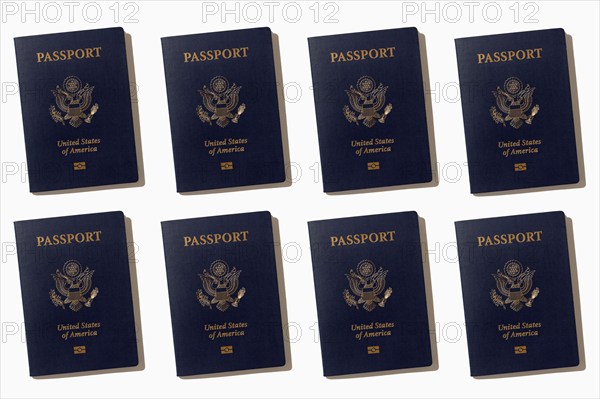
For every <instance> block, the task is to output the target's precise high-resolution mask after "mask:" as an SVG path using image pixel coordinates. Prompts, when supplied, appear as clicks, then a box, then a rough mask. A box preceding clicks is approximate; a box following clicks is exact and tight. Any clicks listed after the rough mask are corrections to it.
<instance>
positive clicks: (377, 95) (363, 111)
mask: <svg viewBox="0 0 600 399" xmlns="http://www.w3.org/2000/svg"><path fill="white" fill-rule="evenodd" d="M387 89H388V86H384V85H383V84H381V83H379V85H376V83H375V79H373V78H372V77H370V76H362V77H361V78H360V79H358V81H357V82H356V87H354V86H352V85H350V89H348V90H346V94H347V95H348V100H349V102H350V106H351V107H352V109H353V110H354V111H355V112H357V113H358V116H357V115H356V113H355V112H353V111H351V110H350V107H349V106H348V105H344V107H343V108H342V111H343V113H344V116H345V117H346V120H348V122H350V123H355V124H357V125H358V121H361V120H362V123H363V125H365V126H366V127H373V126H374V125H375V124H376V123H377V122H379V123H385V119H386V118H387V116H388V115H389V113H390V112H392V104H388V105H386V106H385V109H384V110H383V114H380V113H379V111H380V110H381V108H383V106H384V104H385V93H386V92H387Z"/></svg>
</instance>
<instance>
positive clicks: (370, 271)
mask: <svg viewBox="0 0 600 399" xmlns="http://www.w3.org/2000/svg"><path fill="white" fill-rule="evenodd" d="M356 271H357V272H358V273H356V272H354V270H352V269H350V272H349V273H348V274H346V278H347V279H348V283H349V285H350V290H352V293H353V294H354V295H356V297H358V299H357V298H356V297H355V296H354V295H352V294H350V291H349V290H348V289H345V290H344V291H343V293H342V295H343V297H344V300H345V301H346V303H347V304H348V306H354V307H355V308H356V309H358V305H361V304H362V305H363V306H362V307H363V309H365V310H366V311H368V312H371V311H372V310H373V309H375V307H376V306H377V305H379V306H380V307H382V308H383V307H384V306H385V303H386V302H387V300H388V298H389V297H390V296H391V295H392V287H388V289H387V290H385V293H384V294H383V298H380V297H379V295H381V293H382V292H383V290H384V289H385V278H386V276H387V273H388V271H387V270H383V268H381V267H380V268H379V269H378V270H375V265H374V264H373V262H371V261H370V260H362V261H360V263H359V264H358V265H357V266H356Z"/></svg>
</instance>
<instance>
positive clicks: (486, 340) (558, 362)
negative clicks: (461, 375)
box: [456, 212, 579, 376]
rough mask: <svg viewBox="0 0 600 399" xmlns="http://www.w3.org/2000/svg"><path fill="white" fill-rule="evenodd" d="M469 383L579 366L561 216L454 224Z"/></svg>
mask: <svg viewBox="0 0 600 399" xmlns="http://www.w3.org/2000/svg"><path fill="white" fill-rule="evenodd" d="M456 239H457V243H458V251H459V263H460V276H461V282H462V293H463V302H464V310H465V320H466V327H467V340H468V346H469V363H470V366H471V375H472V376H484V375H491V374H502V373H512V372H523V371H531V370H543V369H553V368H562V367H573V366H577V365H578V364H579V354H578V345H577V333H576V323H575V313H574V306H573V290H572V282H571V269H570V263H569V249H568V243H567V230H566V224H565V215H564V213H563V212H547V213H536V214H529V215H517V216H507V217H497V218H490V219H478V220H468V221H461V222H456Z"/></svg>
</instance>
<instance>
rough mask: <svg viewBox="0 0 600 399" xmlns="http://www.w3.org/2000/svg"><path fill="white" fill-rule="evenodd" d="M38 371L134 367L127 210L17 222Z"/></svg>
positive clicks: (32, 356)
mask: <svg viewBox="0 0 600 399" xmlns="http://www.w3.org/2000/svg"><path fill="white" fill-rule="evenodd" d="M15 233H16V240H17V250H18V259H19V275H20V279H21V295H22V298H23V312H24V314H25V330H26V335H27V354H28V356H29V372H30V375H31V376H42V375H50V374H59V373H72V372H81V371H90V370H101V369H113V368H120V367H133V366H136V365H137V364H138V352H137V341H136V335H135V322H134V312H133V302H132V293H131V281H130V274H129V258H128V255H127V239H126V234H125V218H124V216H123V213H122V212H106V213H95V214H88V215H76V216H65V217H56V218H49V219H37V220H27V221H20V222H15Z"/></svg>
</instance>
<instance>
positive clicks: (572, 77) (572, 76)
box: [473, 34, 585, 197]
mask: <svg viewBox="0 0 600 399" xmlns="http://www.w3.org/2000/svg"><path fill="white" fill-rule="evenodd" d="M565 39H566V40H565V41H566V45H567V64H568V66H569V85H570V86H571V102H572V104H573V126H574V129H575V147H576V150H577V169H578V171H579V182H577V183H571V184H560V185H557V186H544V187H532V188H523V189H518V190H506V191H494V192H490V193H477V194H473V195H474V196H476V197H490V196H494V195H507V194H525V193H536V192H540V191H553V190H564V189H568V188H584V187H585V164H584V161H583V141H582V140H581V117H580V114H579V94H578V90H577V74H576V71H575V57H574V55H573V36H571V35H568V34H565Z"/></svg>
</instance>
